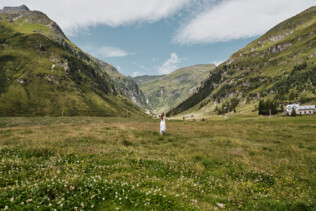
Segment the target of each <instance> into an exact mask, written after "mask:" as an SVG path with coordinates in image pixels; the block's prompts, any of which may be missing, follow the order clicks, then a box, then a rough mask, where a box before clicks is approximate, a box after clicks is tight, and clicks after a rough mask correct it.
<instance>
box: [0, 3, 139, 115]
mask: <svg viewBox="0 0 316 211" xmlns="http://www.w3.org/2000/svg"><path fill="white" fill-rule="evenodd" d="M62 114H63V115H99V116H126V115H133V114H135V115H143V113H142V111H140V109H139V108H138V106H136V105H135V104H134V103H132V102H131V101H130V100H129V99H128V98H126V97H125V96H122V95H121V94H120V91H119V88H117V87H116V85H115V83H114V82H113V81H112V80H111V78H110V76H109V75H108V74H107V73H106V72H105V71H103V70H102V69H101V68H100V67H99V66H98V64H97V63H95V62H94V61H93V60H92V59H91V58H90V56H89V55H87V54H85V53H84V52H82V51H81V50H80V49H79V48H78V47H76V46H75V45H74V44H72V43H71V42H70V41H69V40H68V39H67V38H66V37H65V35H64V34H63V32H62V31H61V30H60V28H59V27H58V25H57V24H56V23H54V22H53V21H51V20H50V19H49V18H48V17H47V16H46V15H45V14H43V13H41V12H38V11H29V10H28V8H27V7H26V6H21V7H11V8H10V7H6V8H4V9H3V10H0V116H37V115H62Z"/></svg>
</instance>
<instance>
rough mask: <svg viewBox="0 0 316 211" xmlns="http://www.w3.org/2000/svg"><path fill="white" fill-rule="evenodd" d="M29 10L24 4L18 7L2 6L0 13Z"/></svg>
mask: <svg viewBox="0 0 316 211" xmlns="http://www.w3.org/2000/svg"><path fill="white" fill-rule="evenodd" d="M29 11H30V9H29V8H28V7H27V6H25V5H21V6H19V7H4V8H3V9H0V13H20V12H29Z"/></svg>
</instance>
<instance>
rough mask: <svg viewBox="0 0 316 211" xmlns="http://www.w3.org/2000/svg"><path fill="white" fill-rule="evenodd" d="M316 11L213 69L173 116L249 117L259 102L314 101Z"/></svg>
mask: <svg viewBox="0 0 316 211" xmlns="http://www.w3.org/2000/svg"><path fill="white" fill-rule="evenodd" d="M315 85H316V7H311V8H309V9H307V10H305V11H303V12H302V13H300V14H298V15H296V16H294V17H292V18H290V19H288V20H285V21H284V22H282V23H280V24H278V25H277V26H275V27H273V28H272V29H271V30H269V31H268V32H267V33H266V34H264V35H263V36H261V37H259V38H258V39H256V40H254V41H253V42H251V43H250V44H248V45H247V46H246V47H245V48H243V49H241V50H239V51H237V52H236V53H234V54H233V55H232V56H231V57H230V58H229V59H228V60H227V61H225V62H223V63H222V64H221V65H219V66H218V67H217V68H216V69H214V70H213V71H212V72H211V74H210V75H209V77H208V78H207V79H206V80H205V81H204V82H203V84H202V86H200V87H199V88H198V90H197V92H196V93H194V94H193V95H191V96H190V97H189V98H188V99H186V100H185V101H183V102H182V103H180V104H179V105H178V106H177V107H175V108H173V109H171V110H170V111H169V112H168V115H169V116H172V115H179V114H186V113H190V114H191V113H196V114H198V115H201V116H204V115H211V114H223V113H229V112H233V111H235V112H238V113H240V112H251V111H256V109H257V108H258V107H257V105H258V100H259V99H270V100H273V101H277V102H282V101H286V102H294V101H300V102H301V103H311V102H315V101H316V98H315V96H316V89H315Z"/></svg>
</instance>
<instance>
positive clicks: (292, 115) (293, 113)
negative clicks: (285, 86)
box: [291, 108, 296, 117]
mask: <svg viewBox="0 0 316 211" xmlns="http://www.w3.org/2000/svg"><path fill="white" fill-rule="evenodd" d="M294 116H296V111H295V109H294V108H292V112H291V117H294Z"/></svg>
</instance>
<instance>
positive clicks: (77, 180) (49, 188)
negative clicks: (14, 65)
mask: <svg viewBox="0 0 316 211" xmlns="http://www.w3.org/2000/svg"><path fill="white" fill-rule="evenodd" d="M315 128H316V121H315V116H310V117H297V118H290V117H284V118H253V117H235V118H230V119H223V120H219V119H216V120H207V121H204V122H202V121H196V122H194V121H168V122H167V134H166V135H164V136H160V135H159V120H152V119H145V118H97V117H72V118H70V117H69V118H68V117H65V118H49V117H47V118H0V152H1V153H0V162H1V165H0V172H1V174H0V209H6V208H7V209H12V210H17V209H25V210H28V209H47V210H54V209H57V210H58V209H73V210H80V209H104V210H115V209H117V210H119V209H123V210H124V209H128V210H138V209H139V210H151V209H154V210H166V209H169V210H214V209H222V208H224V209H249V210H254V209H263V210H265V209H266V210H269V209H273V210H285V209H287V210H313V209H315V196H316V191H315V190H316V187H315V184H316V183H315V181H316V176H315V175H316V174H315V173H316V172H315V170H316V165H315V161H316V143H315V141H316V140H315V137H316V136H315V135H316V130H315Z"/></svg>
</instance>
